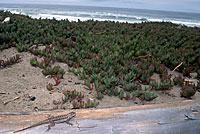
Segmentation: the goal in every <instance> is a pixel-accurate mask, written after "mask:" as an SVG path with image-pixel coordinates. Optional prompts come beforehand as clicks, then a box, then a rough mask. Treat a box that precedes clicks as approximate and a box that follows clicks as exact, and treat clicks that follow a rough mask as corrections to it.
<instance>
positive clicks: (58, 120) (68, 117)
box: [13, 112, 76, 133]
mask: <svg viewBox="0 0 200 134" xmlns="http://www.w3.org/2000/svg"><path fill="white" fill-rule="evenodd" d="M75 116H76V113H75V112H70V113H68V114H65V115H59V116H50V117H48V118H47V119H45V120H43V121H41V122H38V123H36V124H33V125H31V126H29V127H26V128H23V129H19V130H16V131H14V132H13V133H17V132H20V131H24V130H27V129H29V128H33V127H36V126H39V125H42V124H47V123H49V125H48V129H47V130H46V131H49V130H50V129H51V127H53V126H55V123H62V122H66V123H67V124H69V125H71V126H72V125H73V124H72V123H70V122H69V121H70V120H71V119H72V118H74V117H75Z"/></svg>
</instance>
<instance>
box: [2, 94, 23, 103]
mask: <svg viewBox="0 0 200 134" xmlns="http://www.w3.org/2000/svg"><path fill="white" fill-rule="evenodd" d="M19 98H20V96H17V97H15V98H13V99H11V100H8V101H5V102H3V104H4V105H6V104H8V103H9V102H11V101H14V100H17V99H19Z"/></svg>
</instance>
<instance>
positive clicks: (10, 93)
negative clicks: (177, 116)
mask: <svg viewBox="0 0 200 134" xmlns="http://www.w3.org/2000/svg"><path fill="white" fill-rule="evenodd" d="M16 54H19V55H20V57H21V62H19V63H16V64H14V65H12V66H9V67H6V68H4V69H0V92H5V93H6V94H0V112H2V113H4V112H35V111H53V110H58V109H72V107H73V106H72V104H71V103H70V102H66V103H64V104H62V99H63V98H64V95H63V93H62V90H70V89H72V90H74V89H76V90H77V91H78V92H82V93H84V95H85V97H84V98H85V100H87V99H91V100H97V99H96V94H97V93H96V91H95V90H93V91H92V92H91V91H88V90H86V89H85V88H84V87H85V85H84V81H83V80H79V79H78V77H77V76H75V75H74V74H73V73H69V72H68V71H67V70H68V65H67V64H64V63H55V64H54V65H60V66H61V67H62V68H63V69H64V70H65V74H64V79H61V83H60V84H59V85H58V86H56V90H55V91H54V92H50V91H48V90H47V88H46V85H47V84H48V83H55V81H54V80H53V78H47V77H45V76H44V75H43V74H42V69H40V68H36V67H33V66H31V64H30V59H31V58H32V57H34V56H33V55H32V54H30V53H28V52H22V53H19V52H17V50H16V49H15V48H9V49H6V50H3V51H2V52H0V59H3V60H5V59H7V58H10V57H12V56H15V55H16ZM169 72H170V70H169ZM174 75H178V73H177V72H175V73H174ZM152 78H155V79H156V80H157V81H159V77H158V75H157V74H154V75H153V76H152ZM188 79H189V78H188ZM193 80H195V79H193ZM195 81H196V80H195ZM168 92H169V93H170V94H172V95H173V96H175V97H172V96H168V95H166V94H164V93H162V92H161V91H159V92H158V91H156V94H157V95H158V97H157V98H156V99H154V100H153V101H149V102H147V101H140V100H138V99H135V100H128V101H127V100H120V99H119V98H118V97H115V96H107V95H105V96H104V98H103V100H97V101H98V102H99V105H98V106H97V107H98V108H103V107H125V106H126V107H127V106H136V105H145V104H160V103H168V102H171V103H177V102H182V101H184V100H188V99H185V98H181V97H180V87H178V86H174V87H173V88H172V89H171V90H170V91H168ZM34 98H35V99H34ZM13 99H15V100H13ZM9 100H13V101H11V102H8V103H7V104H4V103H5V102H7V101H9ZM192 100H195V101H197V102H200V93H199V92H196V94H195V95H194V96H193V97H192Z"/></svg>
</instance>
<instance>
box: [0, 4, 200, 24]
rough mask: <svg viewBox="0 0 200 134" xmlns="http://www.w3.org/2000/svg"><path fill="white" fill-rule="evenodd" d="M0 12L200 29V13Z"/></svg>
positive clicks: (14, 8) (19, 8) (54, 8)
mask: <svg viewBox="0 0 200 134" xmlns="http://www.w3.org/2000/svg"><path fill="white" fill-rule="evenodd" d="M0 10H6V11H10V12H12V13H16V14H23V15H29V16H31V17H32V18H42V19H44V18H49V19H52V18H55V19H57V20H61V19H68V20H69V21H78V19H79V20H82V21H86V20H90V19H93V20H99V21H105V20H109V21H118V22H128V23H141V22H144V21H145V22H146V21H154V22H162V21H165V22H172V23H176V24H181V25H186V26H191V27H200V14H199V13H182V12H169V11H156V10H142V9H128V8H106V7H86V6H67V5H27V4H23V5H22V4H20V5H19V4H0Z"/></svg>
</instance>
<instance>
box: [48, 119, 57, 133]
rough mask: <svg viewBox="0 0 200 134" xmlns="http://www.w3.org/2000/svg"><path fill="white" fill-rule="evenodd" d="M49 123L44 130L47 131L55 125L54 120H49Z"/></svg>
mask: <svg viewBox="0 0 200 134" xmlns="http://www.w3.org/2000/svg"><path fill="white" fill-rule="evenodd" d="M49 123H50V124H49V125H48V129H47V130H46V132H47V131H49V130H50V129H51V127H53V126H55V122H54V121H49Z"/></svg>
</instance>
